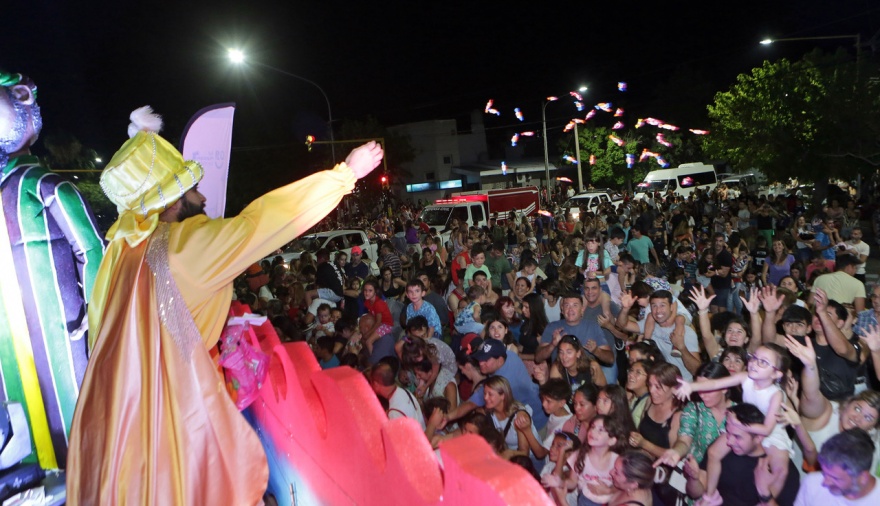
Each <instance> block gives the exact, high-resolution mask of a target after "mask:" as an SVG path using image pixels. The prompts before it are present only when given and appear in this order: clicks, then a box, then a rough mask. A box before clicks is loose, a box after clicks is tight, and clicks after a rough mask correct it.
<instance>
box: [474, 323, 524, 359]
mask: <svg viewBox="0 0 880 506" xmlns="http://www.w3.org/2000/svg"><path fill="white" fill-rule="evenodd" d="M483 332H484V333H485V336H486V339H497V340H499V341H501V342H502V343H504V345H505V346H506V347H507V351H512V352H514V353H518V352H519V350H518V348H517V347H516V342H515V341H514V340H513V333H512V332H511V331H510V326H509V325H508V324H507V322H505V321H504V320H503V319H501V318H499V317H498V316H497V315H495V316H490V317H487V318H486V321H485V323H484V325H483Z"/></svg>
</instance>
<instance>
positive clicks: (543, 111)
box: [541, 86, 587, 200]
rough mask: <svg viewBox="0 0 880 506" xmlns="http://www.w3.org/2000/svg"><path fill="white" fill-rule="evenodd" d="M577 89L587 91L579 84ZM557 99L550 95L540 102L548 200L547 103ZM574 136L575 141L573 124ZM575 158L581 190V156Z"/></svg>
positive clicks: (575, 132)
mask: <svg viewBox="0 0 880 506" xmlns="http://www.w3.org/2000/svg"><path fill="white" fill-rule="evenodd" d="M578 91H580V92H581V93H583V92H585V91H587V87H586V86H581V87H580V88H578ZM557 100H559V97H554V96H550V97H547V99H546V100H544V103H543V104H541V125H542V126H543V129H544V180H545V181H546V184H547V200H550V157H549V154H548V152H547V104H549V103H550V102H555V101H557ZM574 136H575V142H577V140H578V137H577V125H575V131H574ZM576 147H577V151H578V153H580V146H579V145H578V146H576ZM577 160H578V187H579V189H580V191H583V190H584V185H583V184H582V183H581V157H580V155H578V157H577Z"/></svg>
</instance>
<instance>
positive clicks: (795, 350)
mask: <svg viewBox="0 0 880 506" xmlns="http://www.w3.org/2000/svg"><path fill="white" fill-rule="evenodd" d="M804 342H805V343H806V344H801V343H799V342H798V341H797V339H795V338H793V337H791V336H790V335H787V334H786V336H785V347H786V348H788V351H790V352H791V354H792V355H794V356H795V357H797V359H798V360H800V361H801V362H803V364H804V365H805V366H807V367H811V366H813V367H815V365H816V350H815V349H813V341H812V340H810V337H809V336H804Z"/></svg>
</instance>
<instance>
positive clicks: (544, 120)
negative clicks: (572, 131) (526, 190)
mask: <svg viewBox="0 0 880 506" xmlns="http://www.w3.org/2000/svg"><path fill="white" fill-rule="evenodd" d="M556 100H559V99H558V98H557V97H547V100H545V101H544V103H543V104H542V105H541V124H542V125H543V126H544V184H545V185H546V187H547V200H548V201H549V200H550V158H549V155H548V153H547V104H549V103H550V102H555V101H556Z"/></svg>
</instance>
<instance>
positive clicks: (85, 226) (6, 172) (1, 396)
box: [0, 156, 104, 469]
mask: <svg viewBox="0 0 880 506" xmlns="http://www.w3.org/2000/svg"><path fill="white" fill-rule="evenodd" d="M0 210H2V219H0V374H2V377H0V387H2V388H0V400H2V401H4V402H5V401H11V402H20V403H21V404H22V405H23V406H24V408H25V413H26V414H27V417H28V424H29V427H30V429H31V440H32V444H33V445H34V448H35V450H36V452H35V455H36V456H37V458H38V461H39V464H40V465H41V466H42V467H43V468H46V469H50V468H57V467H60V468H63V467H64V465H65V461H66V459H67V435H68V433H69V431H70V425H71V422H72V421H73V412H74V407H75V405H76V400H77V397H78V395H79V387H80V384H81V383H82V379H83V375H84V374H85V369H86V362H87V359H88V355H87V352H88V350H87V343H88V339H87V336H86V335H85V330H86V329H87V328H88V322H87V320H86V315H87V311H86V302H87V301H88V300H89V295H90V294H91V290H92V286H93V284H94V281H95V275H96V274H97V272H98V266H99V265H100V263H101V258H102V256H103V251H104V240H103V238H102V236H101V234H100V232H99V231H98V228H97V225H96V222H95V218H94V216H93V215H92V213H91V211H90V209H89V207H88V205H87V204H86V202H85V201H84V200H83V198H82V196H81V195H80V194H79V192H78V191H77V189H76V187H75V186H74V185H73V184H71V183H70V182H68V181H65V180H64V179H62V178H61V177H59V176H58V175H57V174H55V173H52V172H50V171H48V170H47V169H45V168H43V167H41V166H40V165H39V161H38V159H37V158H36V157H33V156H22V157H18V158H13V159H11V160H9V163H8V164H7V165H6V166H5V167H2V171H0ZM29 459H30V460H31V461H33V455H32V456H31V457H29Z"/></svg>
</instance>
